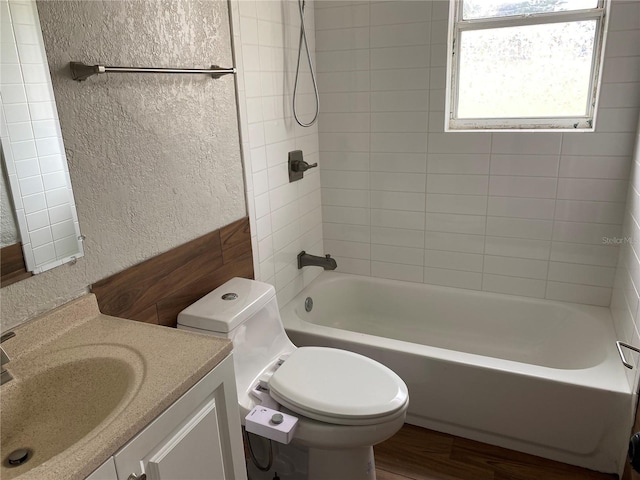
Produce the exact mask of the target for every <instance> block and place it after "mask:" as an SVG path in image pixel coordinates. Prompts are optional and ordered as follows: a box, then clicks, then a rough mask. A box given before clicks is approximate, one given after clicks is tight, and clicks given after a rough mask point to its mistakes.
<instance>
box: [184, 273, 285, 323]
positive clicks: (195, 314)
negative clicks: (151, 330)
mask: <svg viewBox="0 0 640 480" xmlns="http://www.w3.org/2000/svg"><path fill="white" fill-rule="evenodd" d="M233 294H235V295H233ZM274 296H275V289H274V288H273V286H272V285H269V284H268V283H263V282H258V281H256V280H249V279H247V278H239V277H236V278H232V279H231V280H229V281H228V282H226V283H224V284H223V285H221V286H219V287H218V288H216V289H215V290H213V291H212V292H210V293H208V294H207V295H205V296H204V297H202V298H201V299H200V300H198V301H197V302H195V303H193V304H191V305H190V306H188V307H187V308H185V309H184V310H183V311H182V312H180V313H179V314H178V325H183V326H186V327H192V328H199V329H201V330H207V331H209V332H219V333H227V332H230V331H231V330H233V329H234V328H235V327H237V326H238V325H240V324H241V323H242V322H244V321H245V320H246V319H247V318H249V317H251V316H252V315H253V314H255V313H256V312H257V311H258V310H260V309H261V308H262V307H264V306H265V305H266V304H267V303H268V302H269V300H271V299H272V298H273V297H274Z"/></svg>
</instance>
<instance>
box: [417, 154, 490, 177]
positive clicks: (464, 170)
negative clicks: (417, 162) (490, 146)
mask: <svg viewBox="0 0 640 480" xmlns="http://www.w3.org/2000/svg"><path fill="white" fill-rule="evenodd" d="M489 161H490V156H489V155H488V154H484V155H482V154H480V155H477V154H446V153H444V154H435V153H430V154H429V156H428V164H427V172H428V173H433V174H438V173H445V174H446V173H453V174H488V173H489Z"/></svg>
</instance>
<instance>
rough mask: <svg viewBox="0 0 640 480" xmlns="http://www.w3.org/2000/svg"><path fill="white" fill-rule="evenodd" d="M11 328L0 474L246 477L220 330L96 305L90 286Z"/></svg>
mask: <svg viewBox="0 0 640 480" xmlns="http://www.w3.org/2000/svg"><path fill="white" fill-rule="evenodd" d="M15 333H16V335H15V337H13V338H10V339H9V340H7V341H5V342H4V343H2V347H3V349H4V350H5V351H6V353H7V355H8V357H9V359H10V360H9V362H8V363H7V364H5V365H4V366H5V367H6V368H7V370H8V371H9V372H10V374H11V376H12V377H13V379H12V380H10V381H8V382H6V383H5V384H3V385H2V387H1V388H2V392H1V393H2V395H0V420H1V422H2V428H1V437H2V438H1V454H2V465H1V466H0V476H2V478H3V479H5V480H10V479H14V478H19V479H22V478H25V479H26V478H29V479H30V480H36V479H42V480H49V479H58V478H66V479H70V480H82V479H85V478H89V479H91V480H106V479H109V480H114V479H119V480H135V479H143V478H155V479H160V480H162V479H175V478H207V479H218V478H220V479H225V480H226V479H239V480H246V478H247V477H246V468H245V462H244V450H243V446H242V437H241V427H240V417H239V412H238V402H237V393H236V382H235V375H234V367H233V357H232V354H231V342H230V341H228V340H225V339H220V338H216V337H212V336H204V335H198V334H193V333H190V332H183V331H178V330H175V329H170V328H167V327H160V326H157V325H149V324H144V323H139V322H132V321H130V320H125V319H121V318H116V317H109V316H107V315H102V314H101V313H100V312H99V310H98V306H97V303H96V300H95V297H94V296H93V295H86V296H84V297H81V298H80V299H78V300H75V301H73V302H70V303H68V304H66V305H63V306H62V307H60V308H58V309H56V310H53V311H52V312H50V313H48V314H46V315H44V316H42V317H39V318H38V319H35V320H33V321H31V322H28V323H26V324H24V325H22V326H20V327H19V328H17V329H16V330H15ZM23 450H27V451H29V455H28V456H27V457H26V461H24V462H23V463H20V464H19V465H17V466H9V465H8V457H9V456H10V455H11V454H15V453H16V452H21V451H23ZM21 460H22V459H21Z"/></svg>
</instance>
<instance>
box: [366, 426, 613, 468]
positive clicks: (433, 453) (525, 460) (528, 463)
mask: <svg viewBox="0 0 640 480" xmlns="http://www.w3.org/2000/svg"><path fill="white" fill-rule="evenodd" d="M374 450H375V458H376V474H377V478H378V480H615V479H617V478H618V477H617V475H609V474H605V473H598V472H594V471H591V470H586V469H584V468H580V467H574V466H572V465H567V464H564V463H560V462H554V461H553V460H547V459H545V458H540V457H535V456H533V455H527V454H525V453H520V452H515V451H513V450H507V449H506V448H500V447H495V446H493V445H487V444H485V443H480V442H474V441H473V440H467V439H465V438H460V437H455V436H453V435H448V434H446V433H439V432H434V431H432V430H427V429H425V428H420V427H416V426H413V425H405V426H404V427H403V428H402V429H401V430H400V431H399V432H398V433H397V434H396V435H394V436H393V437H391V438H390V439H389V440H387V441H386V442H383V443H381V444H379V445H376V446H375V447H374Z"/></svg>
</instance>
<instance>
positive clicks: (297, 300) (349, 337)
mask: <svg viewBox="0 0 640 480" xmlns="http://www.w3.org/2000/svg"><path fill="white" fill-rule="evenodd" d="M333 278H353V279H358V280H360V281H362V280H365V281H367V282H374V283H379V284H390V285H395V286H402V285H405V284H411V285H417V286H421V287H424V288H427V289H432V290H435V292H438V291H443V292H448V293H452V292H457V293H460V294H466V295H471V296H477V295H482V296H488V297H490V298H495V299H507V300H510V301H513V299H514V298H517V299H521V300H523V301H525V303H530V304H540V303H542V304H545V305H552V306H554V305H555V306H558V307H561V308H571V309H574V310H578V311H579V312H581V313H583V314H586V315H590V316H592V317H594V318H595V319H596V320H597V321H598V322H599V323H601V325H602V327H603V328H604V329H605V332H606V335H607V337H608V338H606V339H604V341H605V344H604V348H605V352H606V355H605V358H604V360H603V361H602V362H601V363H599V364H596V365H594V366H590V367H587V368H576V369H561V368H554V367H548V366H542V365H534V364H526V363H522V362H517V361H514V360H508V359H502V358H496V357H488V356H483V355H479V354H475V353H467V352H462V351H455V350H448V349H445V348H441V347H435V346H431V345H424V344H416V343H412V342H407V341H404V340H396V339H392V338H386V337H379V336H377V335H372V334H367V333H360V332H354V331H351V330H341V329H338V328H336V327H329V326H325V325H319V324H315V323H311V322H308V321H306V320H304V319H303V318H301V317H300V316H298V315H297V313H296V306H298V305H302V304H303V303H304V299H305V298H306V297H307V296H310V292H312V291H313V289H314V288H315V287H316V286H317V285H318V284H320V283H325V282H327V281H330V280H331V279H333ZM280 312H281V317H282V322H283V324H284V327H285V330H287V331H293V332H300V333H307V334H312V335H315V336H321V337H331V338H335V337H336V336H337V335H336V332H337V331H339V332H340V334H339V335H340V336H339V338H340V339H341V340H345V341H349V342H353V343H356V344H359V345H373V346H375V347H378V348H381V349H383V350H399V351H403V352H406V353H409V354H412V355H418V356H425V355H426V356H428V357H431V358H434V359H438V360H441V361H447V362H452V363H456V364H464V365H468V366H471V367H474V368H489V369H495V370H500V371H503V372H505V373H511V374H521V375H527V376H533V377H536V378H539V379H544V380H548V381H557V382H563V383H571V384H575V385H579V386H581V387H585V388H595V389H599V390H608V391H611V392H614V393H622V394H629V395H631V394H632V389H631V387H630V385H629V382H628V380H627V376H626V373H625V367H624V366H623V365H622V363H621V361H620V357H619V354H618V352H617V350H616V347H615V341H616V335H615V331H614V328H613V319H612V317H611V313H610V311H609V309H608V308H606V307H598V306H592V305H582V304H576V303H570V302H562V301H557V300H546V299H538V298H530V297H521V296H517V295H507V294H501V293H494V292H484V291H476V290H466V289H460V288H455V287H446V286H441V285H431V284H419V283H413V282H405V281H402V280H392V279H385V278H377V277H366V276H362V275H353V274H348V273H340V272H322V273H321V274H320V275H319V276H318V277H316V278H315V279H314V280H313V281H312V282H310V283H309V285H307V286H306V287H305V288H304V289H303V290H302V291H301V292H300V293H298V294H297V295H296V296H294V297H293V298H292V299H291V300H290V301H289V302H287V303H286V304H285V305H283V306H281V307H280ZM636 368H637V367H636ZM614 372H615V373H614ZM612 373H614V374H613V375H612Z"/></svg>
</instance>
